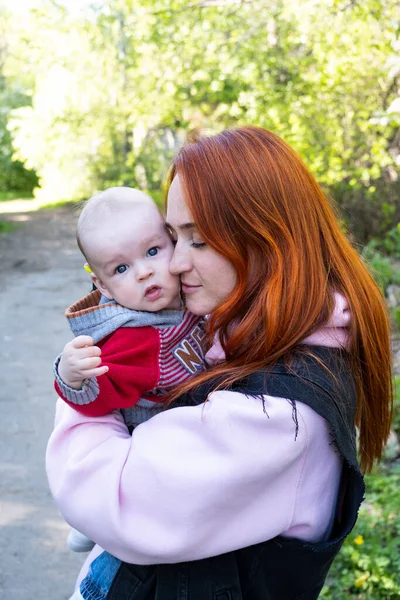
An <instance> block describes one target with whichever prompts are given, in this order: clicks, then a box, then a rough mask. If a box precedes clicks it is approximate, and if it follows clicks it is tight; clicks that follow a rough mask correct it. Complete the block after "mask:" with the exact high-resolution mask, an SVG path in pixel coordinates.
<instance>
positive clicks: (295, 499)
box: [47, 391, 340, 564]
mask: <svg viewBox="0 0 400 600" xmlns="http://www.w3.org/2000/svg"><path fill="white" fill-rule="evenodd" d="M297 405H298V418H299V425H300V427H299V432H298V435H297V438H296V439H295V426H294V423H293V420H292V407H291V405H290V404H289V402H288V401H287V400H285V399H281V398H272V397H269V396H266V397H265V409H266V412H267V414H265V413H264V412H263V408H262V404H261V402H260V400H259V399H255V398H248V397H246V396H244V395H242V394H239V393H235V392H225V391H220V392H215V393H213V394H211V396H210V400H209V402H207V403H206V404H203V405H200V406H196V407H180V408H173V409H170V410H168V411H165V412H163V413H161V414H159V415H158V416H156V417H153V418H152V419H150V420H149V421H147V422H146V423H143V424H141V425H139V426H138V427H137V428H136V429H135V431H134V432H133V435H132V436H130V435H129V433H128V431H127V429H126V427H125V425H124V423H123V420H122V418H121V416H120V415H119V414H118V413H116V412H114V413H111V414H109V415H106V416H103V417H96V418H94V417H85V416H83V415H80V414H78V413H77V412H76V411H74V410H73V409H71V408H70V407H69V406H67V405H66V404H65V403H64V402H62V401H58V405H57V416H56V426H55V429H54V432H53V434H52V436H51V438H50V441H49V444H48V449H47V473H48V478H49V483H50V487H51V491H52V493H53V496H54V498H55V500H56V502H57V504H58V506H59V508H60V510H61V512H62V514H63V515H64V517H65V519H66V520H67V522H68V523H70V524H71V525H72V526H73V527H75V528H77V529H78V530H79V531H81V532H82V533H85V534H86V535H87V536H89V537H90V538H91V539H93V540H94V541H95V542H96V543H97V544H99V545H100V546H102V547H103V548H104V549H106V550H107V551H109V552H110V553H111V554H113V555H115V556H116V557H118V558H120V559H122V560H125V561H127V562H131V563H136V564H154V563H174V562H180V561H187V560H196V559H201V558H205V557H209V556H214V555H218V554H221V553H224V552H228V551H231V550H235V549H238V548H241V547H245V546H248V545H251V544H256V543H258V542H261V541H265V540H267V539H270V538H273V537H275V536H276V535H278V534H286V535H291V532H294V531H295V532H296V536H297V537H303V538H304V539H309V540H319V539H322V538H324V537H325V536H326V535H327V532H328V530H329V527H330V523H331V517H332V514H333V510H334V506H335V502H336V494H337V489H338V485H339V476H340V459H339V458H338V456H337V455H336V454H335V452H334V450H333V448H332V445H331V443H330V442H331V440H330V437H329V432H328V430H327V426H326V423H325V421H324V420H323V419H322V418H321V417H319V416H318V415H316V413H314V412H313V411H312V410H311V409H310V408H309V407H307V406H305V405H301V403H297ZM310 490H311V498H313V499H314V503H315V499H318V505H314V506H313V505H311V506H310Z"/></svg>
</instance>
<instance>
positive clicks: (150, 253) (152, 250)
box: [146, 246, 158, 256]
mask: <svg viewBox="0 0 400 600" xmlns="http://www.w3.org/2000/svg"><path fill="white" fill-rule="evenodd" d="M156 254H158V248H157V246H154V247H153V248H150V250H147V252H146V256H155V255H156Z"/></svg>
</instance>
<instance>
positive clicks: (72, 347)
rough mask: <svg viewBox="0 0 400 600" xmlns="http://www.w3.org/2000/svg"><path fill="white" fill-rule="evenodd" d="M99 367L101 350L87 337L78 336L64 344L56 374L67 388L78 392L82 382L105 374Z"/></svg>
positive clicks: (103, 368)
mask: <svg viewBox="0 0 400 600" xmlns="http://www.w3.org/2000/svg"><path fill="white" fill-rule="evenodd" d="M100 365H101V350H100V348H99V347H98V346H95V345H94V344H93V339H92V338H91V337H90V336H88V335H78V337H76V338H74V339H73V340H72V341H71V342H68V344H66V346H65V348H64V351H63V353H62V355H61V360H60V362H59V365H58V374H59V376H60V377H61V379H62V380H63V382H64V383H66V384H67V385H68V386H69V387H71V388H74V389H75V390H79V389H80V388H81V387H82V384H83V380H84V379H88V378H89V377H99V376H100V375H104V373H107V371H108V367H106V366H102V367H100Z"/></svg>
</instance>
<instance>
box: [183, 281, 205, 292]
mask: <svg viewBox="0 0 400 600" xmlns="http://www.w3.org/2000/svg"><path fill="white" fill-rule="evenodd" d="M199 288H201V285H188V284H187V283H182V292H183V293H184V294H193V293H194V292H196V291H197V290H198V289H199Z"/></svg>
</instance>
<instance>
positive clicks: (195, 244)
mask: <svg viewBox="0 0 400 600" xmlns="http://www.w3.org/2000/svg"><path fill="white" fill-rule="evenodd" d="M191 246H192V248H204V246H206V243H205V242H192V243H191Z"/></svg>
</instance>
